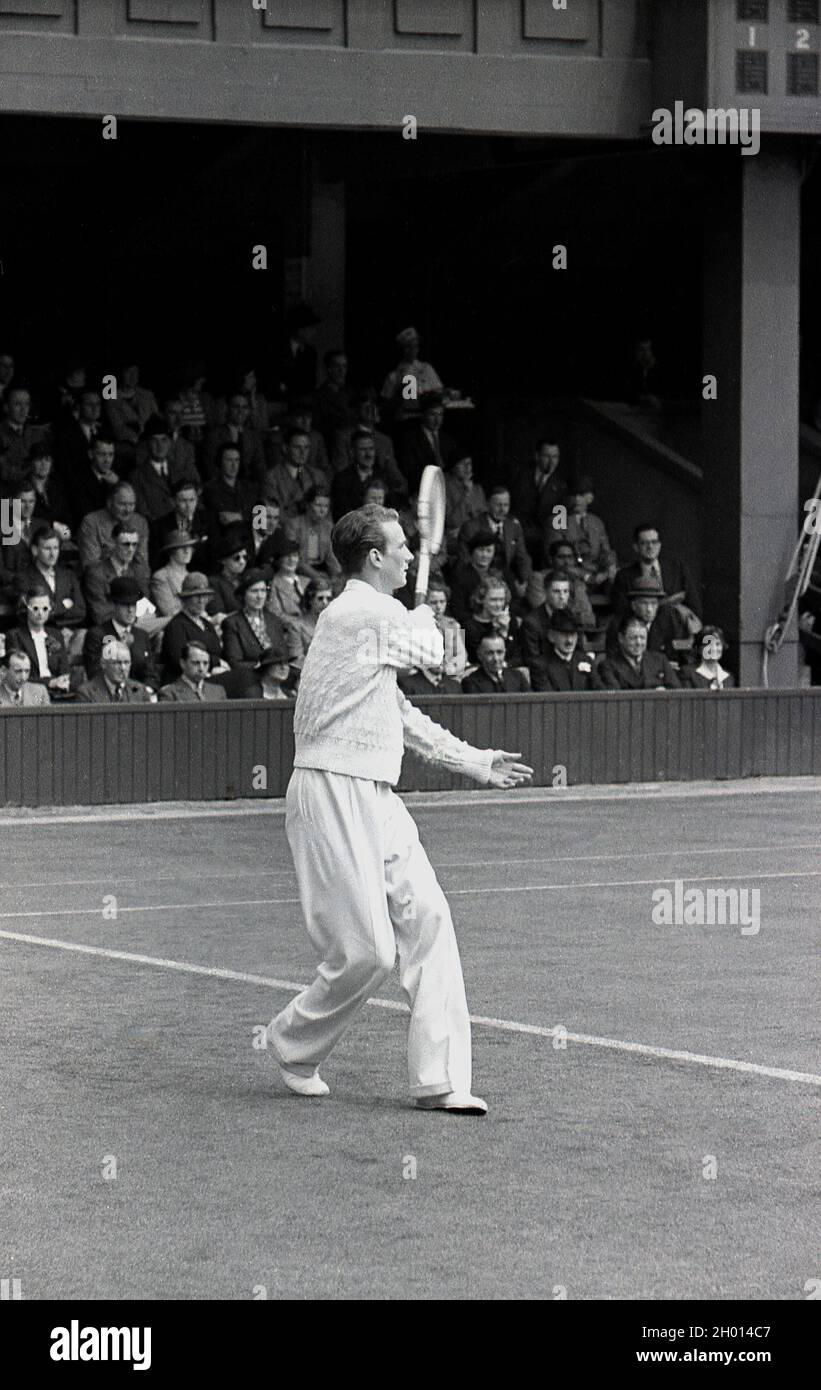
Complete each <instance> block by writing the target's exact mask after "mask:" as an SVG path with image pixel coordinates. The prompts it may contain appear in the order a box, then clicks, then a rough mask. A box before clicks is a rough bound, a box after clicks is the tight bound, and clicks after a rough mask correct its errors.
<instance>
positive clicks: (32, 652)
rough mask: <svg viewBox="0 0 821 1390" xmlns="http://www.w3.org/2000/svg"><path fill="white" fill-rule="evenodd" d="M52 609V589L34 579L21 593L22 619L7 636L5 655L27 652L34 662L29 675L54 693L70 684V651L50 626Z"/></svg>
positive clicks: (20, 612) (63, 693) (19, 610)
mask: <svg viewBox="0 0 821 1390" xmlns="http://www.w3.org/2000/svg"><path fill="white" fill-rule="evenodd" d="M51 612H52V606H51V593H50V591H49V589H48V588H47V586H46V585H45V584H44V583H42V582H41V581H38V580H36V579H33V580H32V581H31V582H30V583H29V585H28V587H27V588H26V590H25V591H24V593H22V594H21V595H20V599H19V603H18V615H19V618H20V623H19V626H18V627H15V628H13V629H12V631H11V632H10V633H9V634H8V636H7V637H6V656H8V655H9V653H10V652H25V654H26V656H27V657H28V659H29V662H30V666H31V675H30V679H31V680H33V681H35V682H37V683H38V684H39V685H44V686H46V687H47V689H48V690H49V691H50V692H52V693H55V694H61V695H65V694H67V693H68V690H69V685H70V680H69V660H68V653H67V651H66V648H65V644H64V642H63V640H62V638H61V637H60V635H59V633H56V632H54V631H53V629H52V628H50V627H48V626H47V624H48V622H49V619H50V618H51Z"/></svg>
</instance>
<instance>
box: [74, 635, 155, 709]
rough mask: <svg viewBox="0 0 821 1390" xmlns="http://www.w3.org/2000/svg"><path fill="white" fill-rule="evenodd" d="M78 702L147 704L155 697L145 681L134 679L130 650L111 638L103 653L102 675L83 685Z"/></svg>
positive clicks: (101, 657) (101, 661)
mask: <svg viewBox="0 0 821 1390" xmlns="http://www.w3.org/2000/svg"><path fill="white" fill-rule="evenodd" d="M77 699H78V700H79V701H81V702H82V703H83V704H86V705H121V704H122V705H147V704H151V703H152V701H153V699H154V696H153V694H152V692H151V691H149V690H147V689H146V687H145V686H144V685H143V684H142V681H135V680H132V679H131V650H130V648H129V647H128V646H127V645H126V643H125V642H118V641H116V640H115V639H114V638H113V637H111V638H109V639H108V641H106V642H104V643H103V646H102V650H101V652H100V671H99V674H98V675H96V676H92V677H91V680H87V681H86V682H85V684H84V685H81V686H80V689H79V690H78V691H77Z"/></svg>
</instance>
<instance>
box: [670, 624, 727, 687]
mask: <svg viewBox="0 0 821 1390" xmlns="http://www.w3.org/2000/svg"><path fill="white" fill-rule="evenodd" d="M726 645H727V644H726V642H725V640H724V633H723V632H722V630H721V628H720V627H712V626H708V627H705V628H702V630H701V632H700V633H699V635H698V638H697V639H696V651H697V653H698V655H697V657H696V662H697V664H695V665H689V666H684V667H682V670H681V672H680V676H681V683H682V685H683V686H685V687H689V688H690V689H691V690H732V689H733V687H734V685H735V679H734V677H733V676H732V675H731V674H730V672H729V671H725V669H724V667H723V666H722V665H721V658H722V657H723V655H724V652H725V650H726Z"/></svg>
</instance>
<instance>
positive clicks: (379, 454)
mask: <svg viewBox="0 0 821 1390" xmlns="http://www.w3.org/2000/svg"><path fill="white" fill-rule="evenodd" d="M353 413H354V416H355V419H354V421H353V423H352V424H350V425H349V426H348V427H347V428H346V429H344V430H339V431H338V432H337V435H336V438H335V440H334V448H333V455H332V458H331V467H332V469H333V472H334V473H341V472H342V470H343V468H350V466H351V464H352V463H353V462H354V456H353V436H354V434H356V433H357V432H358V431H359V430H364V431H365V432H366V434H370V435H371V436H372V437H373V446H374V449H375V451H376V458H375V462H374V468H375V470H376V472H377V473H379V474H380V475H381V476H382V477H383V478H385V479H386V480H387V482H388V487H389V488H390V491H391V492H393V493H394V494H395V495H396V496H402V497H404V496H406V495H407V491H408V485H407V483H406V481H405V479H404V478H403V476H402V474H401V473H400V472H399V468H398V465H397V462H396V458H395V456H394V452H393V441H392V439H391V437H390V435H389V434H383V433H382V431H381V430H380V429H377V425H378V424H379V409H378V407H377V404H376V396H375V395H374V393H373V391H360V392H359V393H358V394H357V395H356V396H354V398H353Z"/></svg>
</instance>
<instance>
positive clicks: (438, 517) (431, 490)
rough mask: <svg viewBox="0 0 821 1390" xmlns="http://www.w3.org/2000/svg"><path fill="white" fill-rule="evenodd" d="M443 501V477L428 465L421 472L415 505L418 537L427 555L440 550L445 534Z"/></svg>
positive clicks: (431, 464) (438, 470)
mask: <svg viewBox="0 0 821 1390" xmlns="http://www.w3.org/2000/svg"><path fill="white" fill-rule="evenodd" d="M445 501H446V493H445V475H444V473H443V472H442V470H441V468H438V467H437V466H436V464H435V463H429V464H428V466H427V468H425V469H424V470H423V472H422V480H421V482H420V484H419V497H418V499H417V503H416V522H417V525H418V527H419V536H420V539H421V541H422V544H423V546H424V547H425V549H426V550H427V553H428V554H429V555H436V554H437V553H438V551H440V550H441V548H442V538H443V536H444V534H445Z"/></svg>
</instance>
